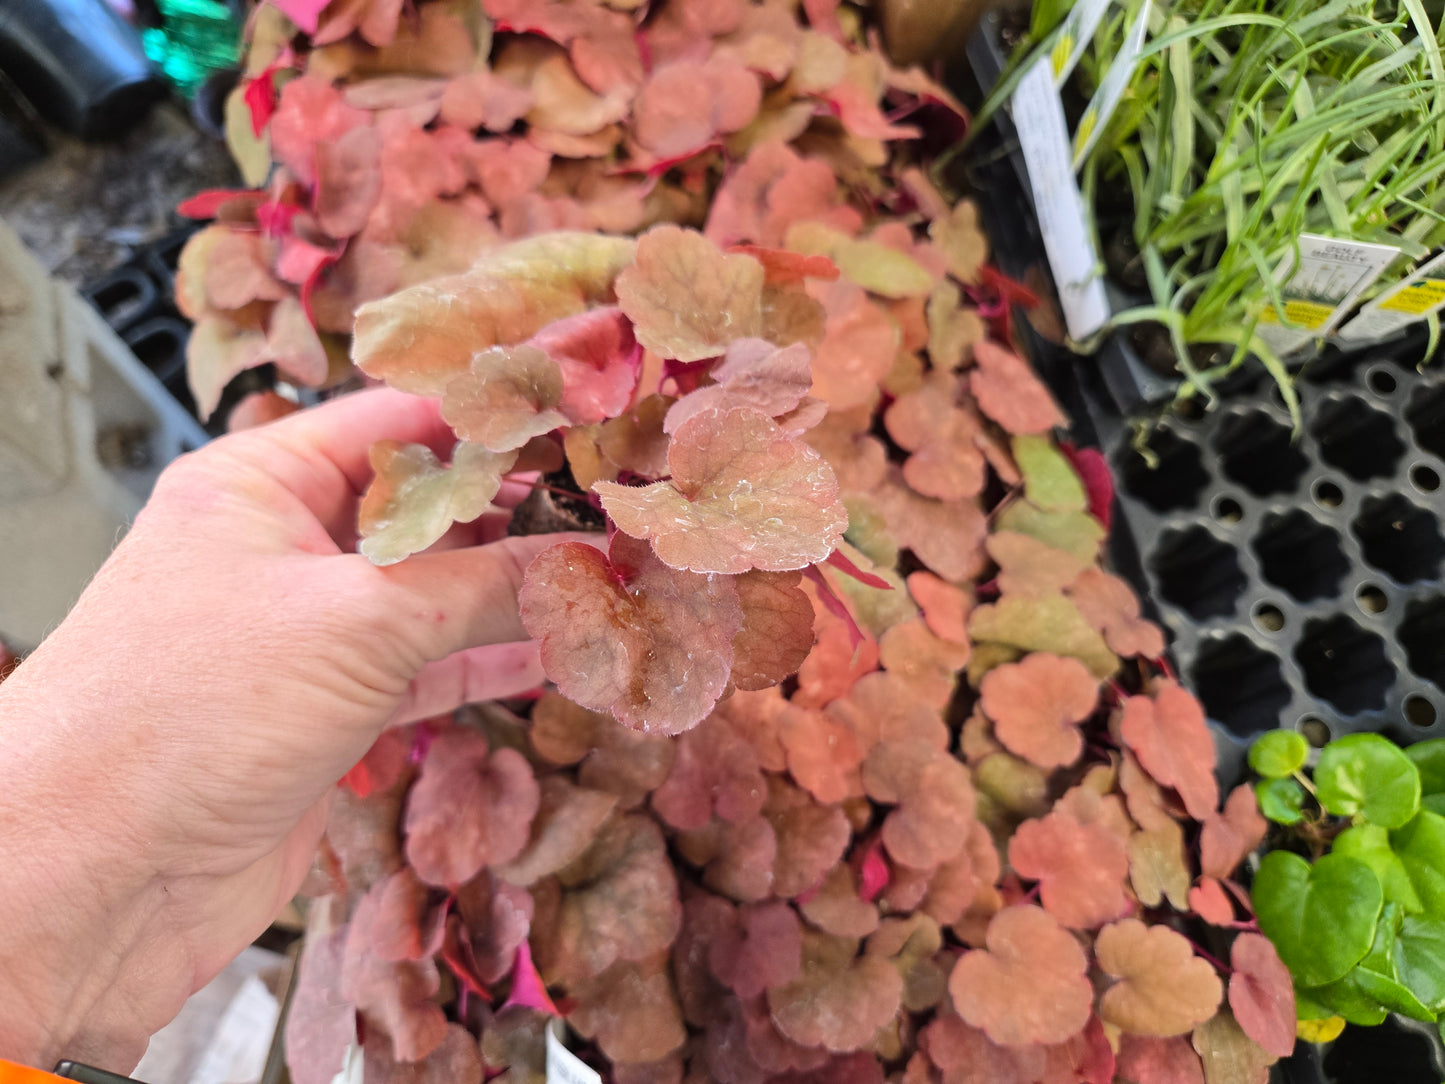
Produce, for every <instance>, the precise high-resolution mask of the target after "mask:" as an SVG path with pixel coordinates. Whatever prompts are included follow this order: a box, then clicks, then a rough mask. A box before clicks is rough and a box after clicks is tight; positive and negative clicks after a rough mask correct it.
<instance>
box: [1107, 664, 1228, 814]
mask: <svg viewBox="0 0 1445 1084" xmlns="http://www.w3.org/2000/svg"><path fill="white" fill-rule="evenodd" d="M1119 734H1120V736H1121V737H1122V738H1123V739H1124V744H1125V745H1127V746H1128V747H1129V748H1130V749H1132V750H1133V751H1134V755H1135V756H1136V757H1138V758H1139V763H1140V764H1141V765H1142V766H1143V768H1144V770H1145V771H1146V772H1148V773H1149V774H1150V775H1151V776H1153V777H1154V779H1155V781H1157V782H1159V783H1162V784H1163V785H1164V786H1166V787H1173V788H1174V789H1175V790H1177V791H1178V792H1179V797H1181V798H1183V799H1184V807H1185V808H1186V809H1187V810H1189V815H1190V816H1191V817H1193V818H1194V819H1195V820H1197V821H1203V820H1207V819H1208V818H1209V817H1210V815H1211V814H1213V813H1214V807H1215V805H1216V804H1217V803H1218V801H1219V784H1218V783H1217V782H1216V781H1215V779H1214V739H1213V738H1211V737H1210V736H1209V728H1208V727H1207V726H1206V725H1205V723H1204V709H1203V708H1201V707H1200V706H1199V701H1197V700H1195V699H1194V697H1192V696H1191V695H1189V693H1187V692H1185V691H1184V690H1183V689H1181V688H1180V687H1179V686H1178V685H1176V684H1174V683H1173V682H1170V681H1161V682H1160V683H1159V685H1158V688H1157V689H1156V691H1155V693H1154V696H1153V699H1150V698H1149V697H1147V696H1131V697H1129V699H1128V700H1126V701H1124V711H1123V716H1122V718H1121V719H1120V721H1119Z"/></svg>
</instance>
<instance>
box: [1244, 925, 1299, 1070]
mask: <svg viewBox="0 0 1445 1084" xmlns="http://www.w3.org/2000/svg"><path fill="white" fill-rule="evenodd" d="M1229 963H1230V966H1231V967H1233V968H1234V974H1233V975H1231V976H1230V978H1229V1007H1230V1009H1232V1010H1233V1011H1234V1019H1235V1020H1236V1021H1237V1022H1238V1024H1239V1026H1240V1028H1241V1029H1243V1031H1244V1033H1245V1034H1246V1035H1248V1036H1249V1037H1250V1038H1251V1039H1253V1040H1254V1041H1255V1042H1257V1043H1258V1044H1259V1045H1260V1046H1262V1047H1264V1049H1265V1051H1266V1052H1267V1053H1269V1054H1273V1055H1274V1056H1275V1057H1277V1058H1287V1057H1289V1055H1290V1052H1291V1051H1292V1050H1294V1040H1295V1002H1294V984H1293V983H1292V982H1291V980H1290V974H1289V968H1287V967H1285V966H1284V964H1283V963H1282V962H1281V961H1280V958H1279V953H1277V952H1276V951H1275V949H1274V945H1273V944H1272V943H1271V942H1270V940H1269V939H1268V938H1267V937H1264V936H1262V935H1260V934H1257V933H1242V934H1240V935H1239V936H1238V937H1237V938H1235V940H1234V946H1233V947H1232V948H1231V949H1230V953H1229Z"/></svg>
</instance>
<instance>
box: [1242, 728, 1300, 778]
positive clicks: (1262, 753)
mask: <svg viewBox="0 0 1445 1084" xmlns="http://www.w3.org/2000/svg"><path fill="white" fill-rule="evenodd" d="M1309 755H1310V743H1309V742H1307V741H1305V736H1304V735H1303V734H1300V733H1298V732H1297V731H1294V730H1271V731H1270V732H1269V733H1267V734H1261V735H1260V736H1259V737H1258V738H1256V739H1255V741H1254V744H1253V745H1251V746H1250V747H1249V766H1250V767H1251V768H1253V769H1254V770H1255V771H1257V772H1258V773H1259V774H1260V775H1262V776H1264V777H1265V778H1266V779H1285V778H1287V777H1288V776H1291V775H1293V774H1294V773H1295V772H1297V771H1299V770H1300V769H1301V768H1303V767H1304V764H1305V759H1306V758H1307V757H1308V756H1309Z"/></svg>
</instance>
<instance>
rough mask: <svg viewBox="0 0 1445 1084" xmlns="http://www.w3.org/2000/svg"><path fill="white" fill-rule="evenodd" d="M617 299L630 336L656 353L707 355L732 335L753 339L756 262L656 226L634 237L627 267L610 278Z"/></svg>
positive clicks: (757, 324) (758, 307) (758, 290)
mask: <svg viewBox="0 0 1445 1084" xmlns="http://www.w3.org/2000/svg"><path fill="white" fill-rule="evenodd" d="M617 302H618V304H619V305H620V306H621V308H622V311H623V312H625V313H626V314H627V317H628V319H630V320H631V321H632V322H633V324H634V325H635V330H636V334H637V341H638V342H640V343H642V345H643V346H645V347H647V348H648V349H649V350H651V351H653V352H654V353H656V354H659V355H661V356H662V357H664V358H675V359H677V360H678V361H702V360H704V359H706V358H715V357H717V356H718V355H719V354H721V353H722V352H723V351H724V350H726V349H727V346H728V343H730V342H732V341H733V340H735V339H748V338H757V337H758V334H759V333H760V332H761V331H762V322H763V309H762V303H763V265H762V264H760V263H759V262H758V261H757V260H755V259H753V258H752V257H751V256H745V255H741V254H732V255H728V254H725V253H723V252H722V251H721V250H720V249H719V248H718V247H717V246H716V245H715V244H713V243H712V242H711V241H709V240H708V239H707V238H706V237H704V236H703V235H702V234H700V233H696V232H694V231H692V230H684V229H681V228H679V227H677V226H656V227H654V228H653V229H651V230H649V231H648V232H647V233H645V234H644V235H643V236H642V238H641V239H640V240H639V241H638V242H637V259H636V262H635V263H634V264H633V266H631V267H629V268H628V269H627V270H625V271H623V272H622V274H620V275H619V276H618V277H617Z"/></svg>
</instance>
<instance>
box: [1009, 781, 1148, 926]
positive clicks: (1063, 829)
mask: <svg viewBox="0 0 1445 1084" xmlns="http://www.w3.org/2000/svg"><path fill="white" fill-rule="evenodd" d="M1008 855H1009V863H1010V864H1011V865H1012V866H1013V868H1014V870H1015V872H1017V873H1018V874H1019V876H1021V877H1026V878H1028V879H1029V880H1036V881H1038V882H1039V884H1040V886H1041V887H1040V892H1039V897H1040V899H1041V900H1042V901H1043V905H1044V907H1045V909H1047V911H1048V912H1049V914H1050V915H1052V916H1053V917H1054V918H1056V919H1058V920H1059V921H1060V922H1062V923H1063V924H1064V925H1065V926H1072V927H1074V928H1075V929H1080V930H1087V929H1092V928H1094V927H1095V926H1099V925H1101V924H1103V923H1105V922H1108V921H1109V920H1110V919H1113V918H1118V917H1119V915H1121V914H1123V913H1124V912H1125V910H1127V909H1128V906H1129V900H1128V898H1127V897H1126V896H1125V894H1124V879H1125V878H1126V877H1128V876H1129V852H1128V849H1127V844H1126V843H1125V841H1124V840H1123V839H1121V838H1120V837H1119V836H1118V835H1116V834H1114V833H1113V832H1111V831H1110V830H1109V829H1108V828H1107V827H1105V825H1103V824H1101V823H1098V822H1095V823H1090V824H1081V823H1080V822H1079V821H1078V820H1077V819H1076V818H1075V817H1073V816H1071V815H1070V814H1069V813H1066V812H1064V811H1063V810H1062V809H1055V810H1054V811H1053V812H1052V813H1050V814H1049V815H1048V816H1046V817H1043V818H1041V819H1038V820H1028V821H1024V823H1023V824H1021V825H1019V827H1018V830H1017V831H1015V832H1014V834H1013V838H1012V839H1010V840H1009V845H1008Z"/></svg>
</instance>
